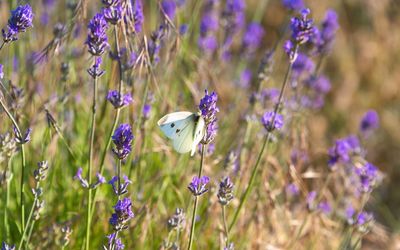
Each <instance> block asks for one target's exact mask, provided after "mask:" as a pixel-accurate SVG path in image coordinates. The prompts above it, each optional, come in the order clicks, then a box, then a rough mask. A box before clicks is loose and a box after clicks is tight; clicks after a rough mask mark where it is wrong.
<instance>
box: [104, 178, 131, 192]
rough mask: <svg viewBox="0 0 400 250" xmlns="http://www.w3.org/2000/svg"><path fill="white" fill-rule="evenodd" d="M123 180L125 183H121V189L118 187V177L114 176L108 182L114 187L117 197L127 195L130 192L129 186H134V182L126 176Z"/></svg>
mask: <svg viewBox="0 0 400 250" xmlns="http://www.w3.org/2000/svg"><path fill="white" fill-rule="evenodd" d="M122 178H123V179H124V182H123V183H122V182H121V183H120V185H119V187H118V176H114V177H113V178H112V179H111V180H110V181H109V182H108V184H110V185H111V186H112V188H113V190H114V193H115V195H117V196H120V195H123V194H126V193H127V192H128V185H129V184H132V181H130V180H129V179H128V177H127V176H126V175H124V176H123V177H122ZM116 183H117V184H116Z"/></svg>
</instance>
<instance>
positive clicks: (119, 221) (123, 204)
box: [109, 198, 135, 231]
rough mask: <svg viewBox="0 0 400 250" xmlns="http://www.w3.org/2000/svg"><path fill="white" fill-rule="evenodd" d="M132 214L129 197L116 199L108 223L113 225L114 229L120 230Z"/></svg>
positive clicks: (124, 226)
mask: <svg viewBox="0 0 400 250" xmlns="http://www.w3.org/2000/svg"><path fill="white" fill-rule="evenodd" d="M134 216H135V215H134V214H133V212H132V201H131V200H130V199H129V198H124V199H122V200H118V201H117V204H116V205H115V206H114V213H113V214H112V215H111V218H110V220H109V223H110V224H111V225H112V226H113V227H114V230H115V231H120V230H122V229H125V228H126V223H127V222H128V221H129V220H130V219H132V218H133V217H134Z"/></svg>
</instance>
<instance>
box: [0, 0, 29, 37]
mask: <svg viewBox="0 0 400 250" xmlns="http://www.w3.org/2000/svg"><path fill="white" fill-rule="evenodd" d="M32 20H33V13H32V8H31V6H30V5H29V4H26V5H20V6H18V7H17V8H16V9H15V10H12V11H11V17H10V19H8V24H7V30H4V29H2V30H1V32H2V35H3V41H4V42H5V43H9V42H12V41H16V40H18V33H21V32H25V31H26V30H27V29H28V28H30V27H33V24H32Z"/></svg>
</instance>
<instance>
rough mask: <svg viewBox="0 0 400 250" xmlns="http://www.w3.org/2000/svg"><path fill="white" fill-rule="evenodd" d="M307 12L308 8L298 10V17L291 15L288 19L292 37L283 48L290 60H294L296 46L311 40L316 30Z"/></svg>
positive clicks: (308, 11)
mask: <svg viewBox="0 0 400 250" xmlns="http://www.w3.org/2000/svg"><path fill="white" fill-rule="evenodd" d="M309 14H310V10H309V9H303V10H301V11H300V17H293V18H292V19H291V21H290V29H291V31H292V34H291V38H292V39H291V40H287V41H286V42H285V43H284V45H283V49H284V50H285V52H286V54H287V55H288V56H289V59H290V61H291V62H294V61H295V60H296V57H297V50H298V46H299V45H301V44H304V43H306V42H307V41H309V40H311V39H312V38H313V37H314V36H315V34H316V32H317V29H316V28H315V27H314V21H313V20H312V19H309V18H308V15H309Z"/></svg>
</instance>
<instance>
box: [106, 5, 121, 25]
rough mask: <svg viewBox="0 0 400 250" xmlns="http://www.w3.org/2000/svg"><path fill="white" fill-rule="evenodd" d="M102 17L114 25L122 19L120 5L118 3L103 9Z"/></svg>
mask: <svg viewBox="0 0 400 250" xmlns="http://www.w3.org/2000/svg"><path fill="white" fill-rule="evenodd" d="M103 15H104V18H105V19H106V20H107V22H108V23H110V24H112V25H116V24H117V23H118V22H119V21H121V19H122V5H121V4H120V3H119V4H117V5H115V6H110V7H108V8H104V9H103Z"/></svg>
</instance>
